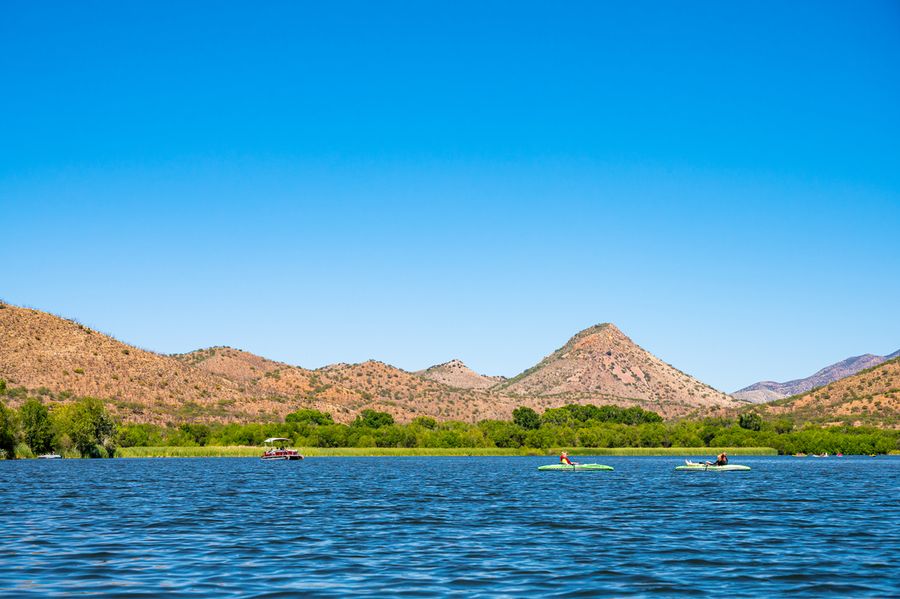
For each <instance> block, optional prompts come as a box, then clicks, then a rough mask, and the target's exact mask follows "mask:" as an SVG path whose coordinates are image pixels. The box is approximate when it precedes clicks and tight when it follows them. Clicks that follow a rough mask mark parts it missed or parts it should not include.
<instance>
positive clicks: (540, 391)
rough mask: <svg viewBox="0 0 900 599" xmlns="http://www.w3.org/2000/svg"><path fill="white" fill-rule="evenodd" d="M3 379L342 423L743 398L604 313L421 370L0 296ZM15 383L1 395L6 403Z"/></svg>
mask: <svg viewBox="0 0 900 599" xmlns="http://www.w3.org/2000/svg"><path fill="white" fill-rule="evenodd" d="M0 378H2V379H4V380H5V381H7V384H8V386H9V387H19V388H25V389H27V390H28V392H30V393H34V394H38V395H44V396H47V397H53V398H55V399H57V400H66V399H67V398H69V397H72V396H84V395H91V396H96V397H100V398H102V399H104V400H105V402H106V404H107V406H108V407H109V409H110V410H111V411H112V412H113V413H114V414H115V415H116V416H118V417H119V418H121V419H122V420H123V421H126V422H150V423H156V424H168V423H179V422H194V421H198V422H241V421H268V420H277V419H281V418H283V417H284V416H285V414H287V413H289V412H292V411H294V410H297V409H298V408H307V407H309V408H316V409H320V410H324V411H327V412H330V413H332V414H333V415H334V417H335V419H336V420H338V421H341V422H348V421H350V420H352V419H353V418H354V417H355V415H356V414H357V413H358V412H359V411H360V410H362V409H365V408H372V409H378V410H383V411H386V412H390V413H391V414H393V415H394V416H395V418H397V419H398V420H399V421H401V422H403V421H408V420H410V419H412V418H414V417H416V416H420V415H426V416H433V417H436V418H440V419H455V420H465V421H478V420H482V419H486V418H509V417H510V415H511V414H512V410H513V409H515V408H516V407H518V406H520V405H524V406H529V407H532V408H535V409H537V410H539V411H540V410H544V409H546V408H550V407H558V406H561V405H565V404H567V403H594V404H615V405H620V406H640V407H642V408H645V409H649V410H653V411H656V412H658V413H660V414H661V415H663V416H664V417H667V418H672V417H678V416H685V415H688V414H694V413H698V412H700V413H707V414H715V413H720V412H722V411H724V410H725V409H728V408H737V407H739V406H741V405H745V404H744V403H742V402H739V401H737V400H735V399H734V398H732V397H730V396H728V395H726V394H725V393H722V392H720V391H717V390H715V389H713V388H712V387H710V386H708V385H706V384H704V383H702V382H700V381H698V380H697V379H695V378H693V377H691V376H690V375H687V374H685V373H683V372H681V371H680V370H678V369H676V368H674V367H672V366H670V365H668V364H666V363H665V362H663V361H662V360H660V359H659V358H657V357H656V356H654V355H652V354H651V353H649V352H647V351H646V350H644V349H643V348H641V347H639V346H638V345H637V344H635V343H634V342H633V341H632V340H631V339H629V338H628V337H627V336H626V335H625V334H624V333H622V332H621V331H620V330H619V329H618V328H617V327H616V326H615V325H612V324H609V323H605V324H601V325H597V326H594V327H591V328H588V329H586V330H584V331H581V332H580V333H578V334H577V335H575V336H574V337H572V338H571V339H570V340H569V341H568V342H567V343H566V344H564V345H563V346H562V347H561V348H560V349H558V350H556V351H554V352H552V353H550V354H549V355H548V356H547V357H545V358H544V359H543V360H541V361H540V362H539V363H538V364H536V365H535V366H533V367H532V368H529V369H527V370H525V371H524V372H522V373H521V374H519V375H517V376H515V377H512V378H510V379H505V378H504V377H491V376H485V375H481V374H478V373H477V372H474V371H473V370H471V369H469V368H468V367H466V365H465V364H463V363H462V362H461V361H459V360H451V361H449V362H446V363H444V364H440V365H437V366H433V367H431V368H427V369H425V370H423V371H419V372H407V371H405V370H402V369H400V368H396V367H394V366H391V365H389V364H385V363H383V362H378V361H374V360H370V361H367V362H363V363H361V364H343V363H342V364H333V365H330V366H325V367H323V368H318V369H306V368H302V367H299V366H294V365H290V364H285V363H282V362H277V361H274V360H269V359H267V358H264V357H261V356H257V355H254V354H252V353H249V352H245V351H241V350H239V349H234V348H230V347H212V348H207V349H201V350H196V351H193V352H189V353H186V354H177V355H163V354H159V353H155V352H152V351H147V350H143V349H140V348H138V347H135V346H132V345H129V344H126V343H123V342H121V341H118V340H116V339H114V338H112V337H110V336H108V335H105V334H103V333H100V332H98V331H96V330H93V329H91V328H89V327H86V326H84V325H82V324H80V323H78V322H76V321H74V320H68V319H64V318H61V317H58V316H54V315H52V314H49V313H46V312H41V311H38V310H33V309H29V308H21V307H17V306H12V305H9V304H3V303H0ZM21 396H22V393H18V394H13V395H12V396H9V398H10V400H11V401H12V402H13V403H15V402H16V401H19V400H20V398H21Z"/></svg>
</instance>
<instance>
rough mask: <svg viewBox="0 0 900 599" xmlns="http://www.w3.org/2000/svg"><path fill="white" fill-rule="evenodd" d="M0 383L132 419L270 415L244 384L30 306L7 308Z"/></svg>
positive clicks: (0, 309) (1, 330) (1, 313)
mask: <svg viewBox="0 0 900 599" xmlns="http://www.w3.org/2000/svg"><path fill="white" fill-rule="evenodd" d="M0 378H3V379H5V380H6V381H7V383H8V384H9V385H10V386H13V385H18V386H23V387H27V388H28V389H31V390H49V391H51V392H54V393H61V394H62V395H63V396H65V395H68V394H71V395H75V396H83V395H92V396H95V397H101V398H104V399H106V400H108V403H109V405H110V408H111V409H112V411H113V412H114V413H115V414H116V415H117V416H119V417H121V418H123V419H125V420H129V421H148V422H160V421H165V420H170V419H175V420H190V419H192V418H193V417H194V416H196V415H199V414H204V415H206V416H208V417H210V418H215V419H223V420H228V419H235V420H238V419H244V418H251V417H259V416H262V412H264V411H265V410H264V409H263V407H262V406H261V405H257V406H250V405H248V404H246V403H245V402H243V401H242V400H243V399H244V397H245V389H243V388H242V386H241V384H240V383H237V382H235V381H232V380H230V379H227V378H225V377H221V376H217V375H215V374H212V373H209V372H206V371H203V370H199V369H196V368H192V367H190V366H188V365H186V364H183V363H182V362H180V361H178V360H176V359H174V358H171V357H169V356H163V355H160V354H156V353H153V352H149V351H145V350H142V349H138V348H136V347H134V346H131V345H127V344H125V343H122V342H120V341H117V340H115V339H113V338H111V337H109V336H107V335H104V334H102V333H99V332H97V331H95V330H92V329H90V328H88V327H85V326H83V325H81V324H79V323H77V322H75V321H71V320H65V319H63V318H59V317H56V316H53V315H51V314H47V313H45V312H40V311H38V310H30V309H27V308H17V307H15V306H10V305H8V304H0Z"/></svg>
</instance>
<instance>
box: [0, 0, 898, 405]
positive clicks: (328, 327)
mask: <svg viewBox="0 0 900 599" xmlns="http://www.w3.org/2000/svg"><path fill="white" fill-rule="evenodd" d="M0 14H2V18H0V72H2V73H3V83H2V87H3V89H4V93H2V94H0V222H2V223H3V234H2V235H0V297H2V298H3V299H4V300H6V301H8V302H11V303H15V304H20V305H28V306H32V307H35V308H39V309H42V310H48V311H51V312H54V313H58V314H62V315H65V316H69V317H75V318H77V319H79V320H80V321H82V322H84V323H86V324H88V325H90V326H93V327H95V328H98V329H100V330H102V331H105V332H109V333H112V334H114V335H115V336H116V337H118V338H120V339H122V340H125V341H128V342H130V343H134V344H136V345H139V346H142V347H146V348H148V349H153V350H156V351H160V352H165V353H169V352H182V351H189V350H191V349H195V348H198V347H203V346H209V345H215V344H227V345H231V346H235V347H239V348H242V349H246V350H249V351H253V352H255V353H259V354H262V355H265V356H267V357H271V358H274V359H279V360H284V361H287V362H290V363H294V364H299V365H302V366H306V367H317V366H322V365H324V364H327V363H331V362H335V361H362V360H365V359H368V358H375V359H380V360H384V361H386V362H389V363H392V364H395V365H397V366H399V367H402V368H405V369H408V370H415V369H419V368H423V367H426V366H428V365H430V364H433V363H437V362H443V361H446V360H448V359H450V358H453V357H459V358H461V359H463V360H464V361H465V362H467V363H468V364H469V365H470V366H472V367H473V368H475V369H476V370H479V371H482V372H486V373H488V374H505V375H514V374H516V373H517V372H519V371H521V370H523V369H525V368H527V367H529V366H531V365H532V364H533V363H535V362H536V361H537V360H539V359H540V358H541V357H542V356H543V355H545V354H547V353H549V352H550V351H552V350H553V349H555V348H556V347H558V346H560V345H562V344H563V343H564V342H565V340H566V339H567V338H568V337H569V336H571V335H572V334H574V333H575V332H577V331H578V330H580V329H582V328H584V327H586V326H589V325H592V324H595V323H597V322H604V321H611V322H614V323H616V324H617V325H618V326H619V327H620V328H622V329H623V330H624V331H625V332H626V333H627V334H629V335H630V336H631V337H632V338H633V339H634V340H635V341H636V342H638V343H640V344H641V345H643V346H644V347H645V348H647V349H649V350H650V351H652V352H654V353H656V354H657V355H659V356H660V357H661V358H663V359H664V360H666V361H668V362H670V363H672V364H673V365H675V366H677V367H679V368H680V369H682V370H684V371H686V372H688V373H690V374H693V375H695V376H697V377H699V378H700V379H702V380H704V381H706V382H708V383H710V384H712V385H714V386H716V387H719V388H721V389H723V390H726V391H733V390H735V389H737V388H739V387H742V386H744V385H747V384H750V383H752V382H755V381H756V380H759V379H765V378H772V379H776V380H784V379H790V378H796V377H800V376H805V375H808V374H810V373H812V372H813V371H814V370H816V369H818V368H819V367H821V366H824V365H826V364H828V363H830V362H834V361H836V360H839V359H842V358H844V357H847V356H849V355H855V354H860V353H866V352H872V353H882V354H885V353H889V352H892V351H895V350H896V349H898V348H900V318H898V317H897V306H898V303H900V300H898V298H900V260H898V245H900V244H898V239H900V143H898V141H897V140H898V139H900V77H898V76H897V73H898V72H900V5H898V4H897V3H896V2H875V1H872V2H864V3H858V4H853V5H851V4H849V3H842V2H797V3H790V4H787V3H779V2H760V3H754V4H753V5H746V6H739V5H730V4H728V5H723V4H721V3H716V2H709V3H704V2H699V3H691V4H683V3H680V4H674V3H673V4H659V3H643V2H629V3H620V4H613V3H602V4H601V3H590V2H568V3H560V4H558V5H549V4H547V3H539V2H524V3H523V2H517V3H515V4H512V3H499V2H498V3H484V2H452V3H450V2H448V3H415V2H385V3H377V4H372V3H362V2H359V3H355V2H339V3H319V4H313V3H300V2H283V3H282V2H269V3H265V4H264V5H263V6H256V5H252V4H250V3H244V4H240V3H212V2H209V3H202V2H196V3H189V4H185V3H174V2H128V3H121V2H85V3H79V4H74V3H63V2H58V3H54V2H6V3H4V5H3V7H2V9H0Z"/></svg>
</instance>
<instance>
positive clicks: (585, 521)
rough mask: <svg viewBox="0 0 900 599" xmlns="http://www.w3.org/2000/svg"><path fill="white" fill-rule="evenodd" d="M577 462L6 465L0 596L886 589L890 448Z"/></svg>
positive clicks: (894, 503) (0, 477)
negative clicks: (712, 465)
mask: <svg viewBox="0 0 900 599" xmlns="http://www.w3.org/2000/svg"><path fill="white" fill-rule="evenodd" d="M581 461H586V460H585V459H584V458H581ZM587 461H596V462H600V463H605V464H609V465H611V466H614V467H615V468H616V470H615V472H577V473H575V472H565V473H560V472H538V471H537V470H536V468H537V466H539V465H541V464H546V463H552V462H553V460H551V459H547V458H496V457H479V458H462V457H461V458H318V459H307V460H304V461H302V462H290V463H289V462H276V463H264V462H261V461H260V460H257V459H226V458H203V459H164V460H121V459H120V460H61V461H37V460H32V461H18V462H0V595H4V596H15V597H30V596H50V595H54V596H58V595H60V594H83V595H90V596H96V595H105V596H117V595H123V596H130V597H135V596H148V597H150V596H159V595H160V593H166V594H168V595H170V596H185V597H223V596H241V597H244V596H264V597H282V596H283V597H291V596H298V595H307V596H309V595H332V596H343V595H347V594H351V593H352V594H362V595H366V594H367V595H371V596H382V597H383V596H386V595H391V596H403V595H409V596H416V595H424V596H434V595H446V594H466V595H476V596H478V595H482V596H515V597H521V596H526V595H540V596H547V595H556V596H566V597H573V596H597V595H613V596H651V595H658V596H677V595H691V596H697V595H708V596H727V597H741V596H745V597H746V596H753V597H756V598H759V597H768V596H773V595H781V594H784V595H787V594H790V595H792V596H808V597H822V596H826V595H836V596H857V597H859V596H873V597H876V596H877V597H884V596H900V458H891V457H878V458H868V457H845V458H828V459H813V458H803V459H801V458H791V457H778V458H774V457H773V458H764V457H756V458H749V457H748V458H732V461H733V462H734V463H741V464H747V465H749V466H752V467H753V470H752V471H751V472H727V473H711V472H674V471H673V468H674V466H676V465H677V464H679V463H680V459H679V458H629V457H618V458H617V457H603V458H596V459H589V460H587Z"/></svg>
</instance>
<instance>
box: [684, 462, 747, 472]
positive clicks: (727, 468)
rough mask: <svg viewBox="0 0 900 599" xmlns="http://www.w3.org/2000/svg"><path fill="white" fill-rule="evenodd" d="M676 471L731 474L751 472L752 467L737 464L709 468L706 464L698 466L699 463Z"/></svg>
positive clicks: (692, 463) (690, 463) (688, 464)
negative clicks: (744, 471) (741, 471)
mask: <svg viewBox="0 0 900 599" xmlns="http://www.w3.org/2000/svg"><path fill="white" fill-rule="evenodd" d="M675 470H702V471H704V472H705V471H707V470H712V471H715V472H730V471H734V470H750V466H739V465H737V464H728V465H727V466H707V465H706V464H698V463H697V462H689V463H687V464H685V465H684V466H675Z"/></svg>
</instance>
